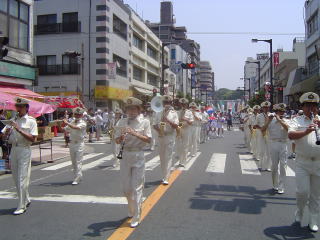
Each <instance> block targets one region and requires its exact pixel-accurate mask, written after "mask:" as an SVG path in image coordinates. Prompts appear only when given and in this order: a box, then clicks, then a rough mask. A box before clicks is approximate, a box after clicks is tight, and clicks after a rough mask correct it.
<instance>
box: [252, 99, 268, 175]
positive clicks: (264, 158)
mask: <svg viewBox="0 0 320 240" xmlns="http://www.w3.org/2000/svg"><path fill="white" fill-rule="evenodd" d="M260 106H261V113H260V114H258V115H257V118H256V122H255V128H256V129H257V131H256V137H257V155H258V159H260V169H261V171H268V172H271V158H270V151H269V140H268V138H269V136H268V129H267V121H268V114H269V110H270V106H271V103H270V102H268V101H265V102H263V103H261V105H260Z"/></svg>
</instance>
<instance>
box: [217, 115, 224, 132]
mask: <svg viewBox="0 0 320 240" xmlns="http://www.w3.org/2000/svg"><path fill="white" fill-rule="evenodd" d="M224 122H225V118H224V117H223V113H222V112H218V114H217V129H218V133H217V134H218V135H217V137H220V138H223V124H224Z"/></svg>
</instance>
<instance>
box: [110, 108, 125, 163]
mask: <svg viewBox="0 0 320 240" xmlns="http://www.w3.org/2000/svg"><path fill="white" fill-rule="evenodd" d="M114 114H115V117H114V118H113V119H112V120H111V121H110V124H109V126H110V128H109V131H110V141H111V149H112V153H113V165H112V166H113V167H114V168H115V167H117V166H119V165H120V161H119V159H118V158H117V155H118V153H119V151H120V145H119V144H117V143H116V140H115V138H114V136H115V134H116V131H117V127H116V125H117V123H118V122H119V120H120V119H121V117H122V114H123V112H122V110H121V109H120V108H116V109H115V110H114Z"/></svg>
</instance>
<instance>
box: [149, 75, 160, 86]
mask: <svg viewBox="0 0 320 240" xmlns="http://www.w3.org/2000/svg"><path fill="white" fill-rule="evenodd" d="M148 84H150V85H152V86H155V87H158V81H157V76H155V75H153V74H150V73H148Z"/></svg>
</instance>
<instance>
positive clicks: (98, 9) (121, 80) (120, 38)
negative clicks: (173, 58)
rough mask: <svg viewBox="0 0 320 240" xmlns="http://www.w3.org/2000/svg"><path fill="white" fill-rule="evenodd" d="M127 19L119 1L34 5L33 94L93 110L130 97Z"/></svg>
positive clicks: (78, 0)
mask: <svg viewBox="0 0 320 240" xmlns="http://www.w3.org/2000/svg"><path fill="white" fill-rule="evenodd" d="M130 14H131V12H130V10H129V9H128V8H127V6H125V5H124V4H123V2H122V1H119V0H110V1H106V0H89V1H87V0H69V1H64V0H56V1H51V0H41V1H37V2H36V3H35V14H34V24H35V57H36V60H37V66H38V68H39V85H38V87H37V91H38V92H40V93H42V94H44V95H59V96H69V95H78V96H79V97H80V98H81V99H82V100H83V101H84V103H85V104H86V106H87V107H98V108H105V107H109V108H111V107H115V106H118V105H119V104H120V100H121V99H123V98H124V97H127V96H131V95H132V91H131V90H130V80H131V79H130V75H131V73H130V68H129V64H130V63H129V59H130V47H129V43H130V41H131V36H130V34H129V27H130ZM48 46H50V47H48ZM68 51H76V52H78V53H79V55H80V56H78V57H75V56H70V55H69V54H67V52H68Z"/></svg>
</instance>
